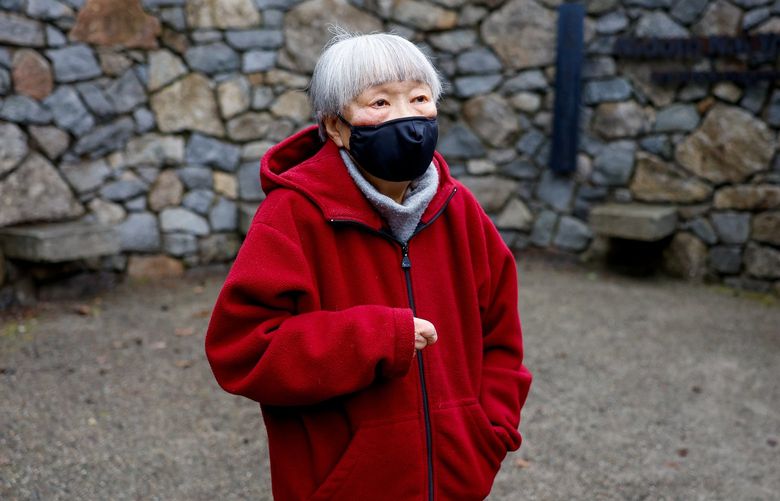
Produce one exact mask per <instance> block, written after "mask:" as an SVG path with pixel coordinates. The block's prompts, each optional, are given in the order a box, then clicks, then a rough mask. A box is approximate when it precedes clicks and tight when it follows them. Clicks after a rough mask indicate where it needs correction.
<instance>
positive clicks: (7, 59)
mask: <svg viewBox="0 0 780 501" xmlns="http://www.w3.org/2000/svg"><path fill="white" fill-rule="evenodd" d="M0 1H2V0H0ZM11 65H12V62H11V52H10V50H9V49H7V48H5V47H0V66H2V67H3V68H8V69H9V70H10V69H11Z"/></svg>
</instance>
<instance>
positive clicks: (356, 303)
mask: <svg viewBox="0 0 780 501" xmlns="http://www.w3.org/2000/svg"><path fill="white" fill-rule="evenodd" d="M434 163H435V165H436V167H437V168H438V170H439V177H440V181H439V188H438V191H437V194H436V195H435V196H434V198H433V200H432V201H431V203H430V205H429V206H428V208H427V209H426V211H425V213H424V214H423V217H422V220H421V222H420V226H419V227H418V231H417V233H416V234H415V235H414V236H413V237H412V238H411V239H410V241H409V244H408V247H402V246H401V244H399V243H398V242H396V241H394V239H393V238H392V237H391V236H390V233H389V230H388V229H387V227H386V224H385V223H384V222H383V220H382V219H381V217H380V216H379V214H378V213H377V212H376V211H375V210H374V208H373V207H372V206H371V204H370V203H369V202H368V201H367V200H366V198H365V197H364V196H363V194H362V193H361V192H360V190H359V189H358V187H357V186H356V185H355V184H354V182H353V181H352V179H351V178H350V176H349V174H348V172H347V170H346V168H345V166H344V164H343V162H342V160H341V158H340V157H339V154H338V149H337V147H336V145H335V144H334V143H333V142H332V141H326V143H325V144H324V145H323V144H322V142H321V141H320V140H319V138H318V136H317V131H316V128H314V127H311V128H308V129H306V130H303V131H301V132H300V133H298V134H296V135H294V136H292V137H290V138H289V139H287V140H285V141H284V142H282V143H280V144H278V145H276V146H275V147H273V148H272V149H271V150H269V152H268V153H267V154H266V156H265V157H264V158H263V161H262V164H261V165H262V167H261V181H262V186H263V189H264V190H265V192H266V193H267V198H266V200H265V201H264V202H263V204H262V206H261V207H260V209H259V210H258V212H257V214H256V215H255V218H254V220H253V222H252V226H251V228H250V230H249V233H248V234H247V237H246V240H245V242H244V244H243V246H242V247H241V250H240V252H239V254H238V257H237V258H236V261H235V263H234V265H233V267H232V269H231V271H230V274H229V275H228V277H227V280H226V282H225V285H224V287H223V289H222V292H221V293H220V295H219V299H218V300H217V304H216V306H215V308H214V312H213V315H212V317H211V323H210V325H209V329H208V333H207V336H206V353H207V355H208V359H209V362H210V363H211V368H212V370H213V371H214V375H215V376H216V379H217V381H218V382H219V384H220V385H221V386H222V387H223V388H224V389H225V390H227V391H228V392H231V393H235V394H238V395H243V396H246V397H248V398H251V399H252V400H255V401H257V402H259V403H260V405H261V407H262V412H263V417H264V420H265V424H266V428H267V431H268V444H269V450H270V459H271V476H272V485H273V493H274V497H275V498H276V499H278V500H283V501H286V500H304V499H305V500H325V499H337V500H342V499H343V500H372V501H377V500H379V501H381V500H393V501H399V500H401V501H404V500H430V499H431V498H435V499H439V500H447V501H452V500H458V501H463V500H478V499H484V498H485V497H486V496H487V495H488V493H489V492H490V488H491V486H492V484H493V479H494V477H495V475H496V473H497V471H498V469H499V466H500V463H501V460H502V459H503V458H504V456H505V455H506V453H507V451H508V450H514V449H517V448H518V447H519V446H520V441H521V437H520V434H519V433H518V431H517V427H518V425H519V422H520V409H521V408H522V406H523V403H524V402H525V399H526V396H527V394H528V389H529V386H530V383H531V374H530V373H529V372H528V371H527V370H526V369H525V367H523V365H522V359H523V348H522V335H521V329H520V321H519V317H518V313H517V276H516V271H515V263H514V259H513V257H512V254H511V253H510V251H509V250H508V249H507V247H506V246H505V245H504V243H503V241H502V240H501V238H500V236H499V234H498V232H497V231H496V229H495V227H494V226H493V224H492V222H491V221H490V220H489V219H488V217H487V216H486V215H485V213H484V212H483V210H482V208H481V207H480V206H479V204H478V203H477V201H476V199H475V198H474V197H473V195H472V194H471V193H470V192H469V191H468V190H467V189H465V188H464V187H463V186H462V185H461V184H460V183H458V182H457V181H456V180H454V179H453V178H452V177H451V176H450V175H449V171H448V168H447V165H446V163H445V162H444V159H443V158H442V157H441V156H440V155H439V154H438V153H437V154H436V155H435V157H434ZM415 315H416V316H418V317H420V318H424V319H426V320H429V321H430V322H432V323H433V324H434V325H435V326H436V329H437V332H438V334H439V340H438V342H437V343H436V344H434V345H431V346H429V347H427V348H425V349H424V350H422V351H421V352H419V353H417V354H416V355H415V351H414V325H413V317H414V316H415Z"/></svg>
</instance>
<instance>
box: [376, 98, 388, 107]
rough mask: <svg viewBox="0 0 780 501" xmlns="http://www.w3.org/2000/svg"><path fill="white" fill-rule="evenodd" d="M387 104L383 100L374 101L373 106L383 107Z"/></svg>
mask: <svg viewBox="0 0 780 501" xmlns="http://www.w3.org/2000/svg"><path fill="white" fill-rule="evenodd" d="M386 104H387V101H386V100H384V99H377V100H376V101H374V106H385V105H386Z"/></svg>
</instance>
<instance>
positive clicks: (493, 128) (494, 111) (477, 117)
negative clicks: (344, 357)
mask: <svg viewBox="0 0 780 501" xmlns="http://www.w3.org/2000/svg"><path fill="white" fill-rule="evenodd" d="M463 117H464V118H465V120H466V122H467V123H468V125H469V127H471V130H473V131H474V132H475V133H476V134H477V136H478V137H479V138H480V139H482V140H483V141H484V142H486V143H488V144H489V145H491V146H494V147H504V146H509V144H511V143H510V142H511V141H513V140H514V139H515V137H514V136H515V134H516V133H517V132H519V130H520V124H519V123H518V117H517V114H515V113H514V112H513V111H512V107H511V106H510V104H509V103H508V102H507V101H506V99H504V98H503V97H501V96H499V95H498V94H488V95H485V96H478V97H474V98H472V99H469V100H468V101H467V102H466V104H464V105H463Z"/></svg>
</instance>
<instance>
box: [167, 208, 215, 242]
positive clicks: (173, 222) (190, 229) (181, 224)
mask: <svg viewBox="0 0 780 501" xmlns="http://www.w3.org/2000/svg"><path fill="white" fill-rule="evenodd" d="M160 228H162V231H163V232H165V233H189V234H192V235H198V236H204V235H208V234H209V224H208V222H207V221H206V220H205V219H204V218H203V217H201V216H199V215H197V214H195V213H194V212H192V211H189V210H187V209H182V208H179V207H174V208H168V209H164V210H163V211H162V213H161V214H160Z"/></svg>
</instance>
